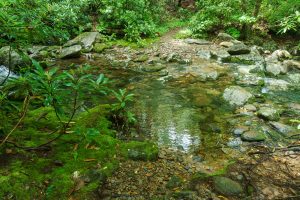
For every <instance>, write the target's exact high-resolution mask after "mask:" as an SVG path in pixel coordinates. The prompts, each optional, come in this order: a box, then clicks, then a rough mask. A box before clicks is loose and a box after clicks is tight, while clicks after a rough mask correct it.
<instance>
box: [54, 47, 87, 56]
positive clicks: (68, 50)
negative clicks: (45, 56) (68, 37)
mask: <svg viewBox="0 0 300 200" xmlns="http://www.w3.org/2000/svg"><path fill="white" fill-rule="evenodd" d="M81 49H82V47H81V46H80V45H74V46H70V47H65V48H63V49H62V50H61V52H60V55H59V57H60V58H62V59H64V58H78V57H80V54H81Z"/></svg>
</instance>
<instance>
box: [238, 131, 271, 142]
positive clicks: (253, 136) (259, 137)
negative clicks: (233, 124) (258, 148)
mask: <svg viewBox="0 0 300 200" xmlns="http://www.w3.org/2000/svg"><path fill="white" fill-rule="evenodd" d="M241 138H242V140H244V141H248V142H259V141H264V140H265V139H266V135H265V134H264V133H262V132H261V131H247V132H245V133H243V134H242V137H241Z"/></svg>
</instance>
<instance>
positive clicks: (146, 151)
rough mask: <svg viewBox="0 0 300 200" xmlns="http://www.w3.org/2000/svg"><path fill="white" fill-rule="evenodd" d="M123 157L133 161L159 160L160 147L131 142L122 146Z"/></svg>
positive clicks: (146, 143)
mask: <svg viewBox="0 0 300 200" xmlns="http://www.w3.org/2000/svg"><path fill="white" fill-rule="evenodd" d="M121 149H122V154H123V156H125V157H127V158H129V159H132V160H143V161H147V160H150V161H154V160H157V158H158V147H157V145H156V144H153V143H150V142H136V141H131V142H128V143H124V144H122V147H121Z"/></svg>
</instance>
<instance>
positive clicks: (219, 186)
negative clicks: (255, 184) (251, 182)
mask: <svg viewBox="0 0 300 200" xmlns="http://www.w3.org/2000/svg"><path fill="white" fill-rule="evenodd" d="M213 184H214V188H215V190H216V191H217V192H219V193H221V194H224V195H227V196H235V195H240V194H242V193H243V187H242V186H241V185H240V184H239V183H238V182H236V181H233V180H231V179H230V178H227V177H219V176H217V177H214V178H213Z"/></svg>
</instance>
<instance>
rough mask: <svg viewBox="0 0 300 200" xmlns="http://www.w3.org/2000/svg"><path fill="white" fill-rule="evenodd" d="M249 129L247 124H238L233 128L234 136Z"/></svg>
mask: <svg viewBox="0 0 300 200" xmlns="http://www.w3.org/2000/svg"><path fill="white" fill-rule="evenodd" d="M248 130H249V127H247V126H238V127H236V128H235V129H234V130H233V134H234V135H236V136H241V135H242V134H243V133H245V132H246V131H248Z"/></svg>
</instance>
